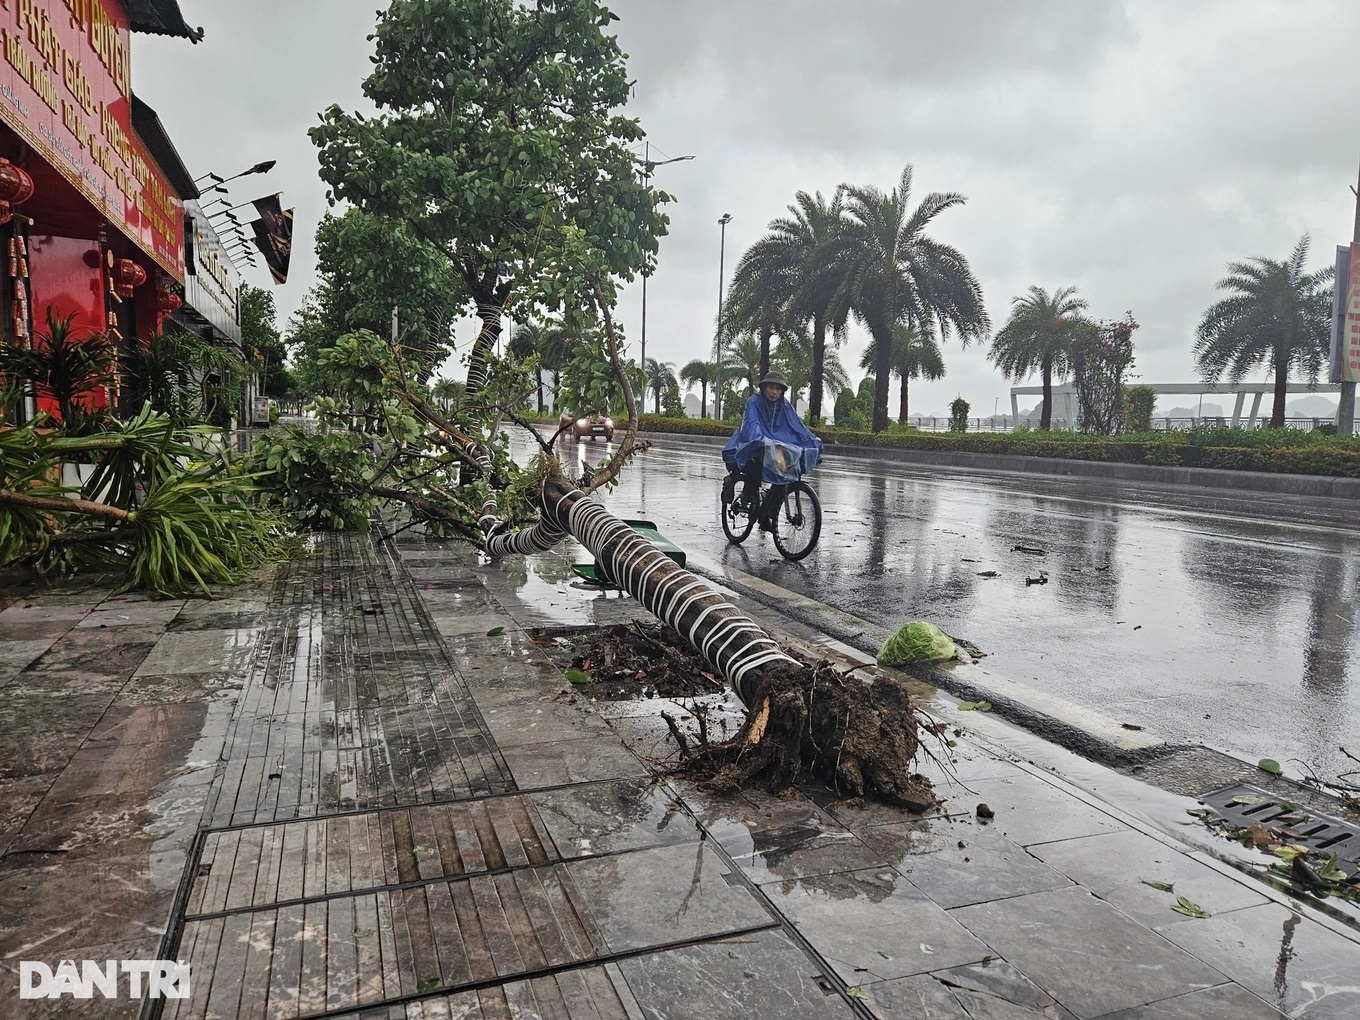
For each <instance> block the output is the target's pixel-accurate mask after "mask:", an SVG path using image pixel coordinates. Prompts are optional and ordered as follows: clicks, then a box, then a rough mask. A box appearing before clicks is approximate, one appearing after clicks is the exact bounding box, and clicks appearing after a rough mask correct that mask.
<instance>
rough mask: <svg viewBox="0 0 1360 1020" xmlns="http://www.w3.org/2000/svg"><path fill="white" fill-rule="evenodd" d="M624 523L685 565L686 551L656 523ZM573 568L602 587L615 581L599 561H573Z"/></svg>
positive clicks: (585, 578) (672, 559)
mask: <svg viewBox="0 0 1360 1020" xmlns="http://www.w3.org/2000/svg"><path fill="white" fill-rule="evenodd" d="M623 523H624V524H626V525H628V527H630V528H632V529H633V530H634V531H635V532H637V533H638V534H639V535H641V536H642V537H643V538H645V539H646V540H647V541H648V542H651V543H652V545H654V546H656V547H657V548H658V549H660V550H661V551H662V552H663V553H665V554H666V555H667V556H668V557H669V558H670V559H671V561H672V562H674V563H675V564H676V565H677V566H681V567H683V566H684V565H685V551H684V550H683V549H681V548H680V547H679V546H678V545H676V544H675V543H674V542H672V541H671V540H670V539H669V538H667V537H666V536H665V535H663V534H661V532H660V531H658V530H657V528H656V524H655V523H654V522H652V521H628V520H626V521H624V522H623ZM571 569H572V570H573V571H575V572H576V576H577V577H580V578H582V579H584V580H586V581H588V582H590V583H591V584H598V585H599V586H600V587H602V588H603V587H613V586H614V582H613V581H612V580H611V579H610V577H609V575H608V574H607V573H605V570H604V568H603V567H602V566H600V564H598V563H573V564H572V566H571Z"/></svg>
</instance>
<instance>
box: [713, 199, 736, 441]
mask: <svg viewBox="0 0 1360 1020" xmlns="http://www.w3.org/2000/svg"><path fill="white" fill-rule="evenodd" d="M731 222H732V214H731V213H723V214H722V216H720V217H719V218H718V227H719V228H720V230H721V234H720V236H719V239H718V338H717V340H716V341H715V342H714V344H713V361H714V363H715V364H717V365H721V364H722V336H723V317H722V306H723V279H724V277H723V254H724V253H725V252H726V250H727V225H728V224H729V223H731ZM717 374H718V388H717V392H716V394H715V395H714V398H713V417H715V418H721V417H722V369H721V368H719V369H718V372H717Z"/></svg>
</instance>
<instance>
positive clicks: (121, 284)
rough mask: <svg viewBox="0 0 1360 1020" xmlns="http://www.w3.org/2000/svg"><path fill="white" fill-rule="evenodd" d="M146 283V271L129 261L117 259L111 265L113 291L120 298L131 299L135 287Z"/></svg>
mask: <svg viewBox="0 0 1360 1020" xmlns="http://www.w3.org/2000/svg"><path fill="white" fill-rule="evenodd" d="M144 283H146V270H145V269H143V268H142V267H141V266H139V265H137V263H135V262H133V261H132V260H131V259H119V260H118V261H117V262H115V263H114V264H113V289H114V290H116V291H117V292H118V296H119V297H121V298H130V297H132V291H133V288H135V287H140V286H141V285H142V284H144Z"/></svg>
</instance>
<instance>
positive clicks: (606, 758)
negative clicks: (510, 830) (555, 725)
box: [501, 734, 647, 790]
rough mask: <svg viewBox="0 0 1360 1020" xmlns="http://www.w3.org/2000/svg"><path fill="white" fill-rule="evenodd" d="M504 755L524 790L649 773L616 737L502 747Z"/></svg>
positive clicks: (507, 764)
mask: <svg viewBox="0 0 1360 1020" xmlns="http://www.w3.org/2000/svg"><path fill="white" fill-rule="evenodd" d="M501 755H502V757H503V758H504V759H505V764H506V766H507V767H508V768H509V769H510V774H511V775H512V776H514V779H515V784H516V785H517V786H518V787H519V789H521V790H540V789H542V788H543V787H545V786H564V785H566V784H568V783H592V782H598V781H600V780H604V779H626V778H628V777H630V776H645V775H646V774H647V770H646V769H645V768H644V767H643V766H642V763H641V762H639V761H638V759H637V758H636V757H635V756H634V755H633V753H632V752H631V751H629V750H628V748H626V747H624V745H623V744H622V742H620V741H619V740H618V739H617V738H616V737H614V735H613V734H609V735H606V736H602V737H586V738H584V739H578V740H557V741H553V742H551V743H538V744H525V745H522V746H519V747H503V748H502V749H501Z"/></svg>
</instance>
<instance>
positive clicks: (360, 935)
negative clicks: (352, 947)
mask: <svg viewBox="0 0 1360 1020" xmlns="http://www.w3.org/2000/svg"><path fill="white" fill-rule="evenodd" d="M372 934H373V929H372V928H355V929H354V937H355V938H356V939H366V938H368V937H369V936H370V935H372Z"/></svg>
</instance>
